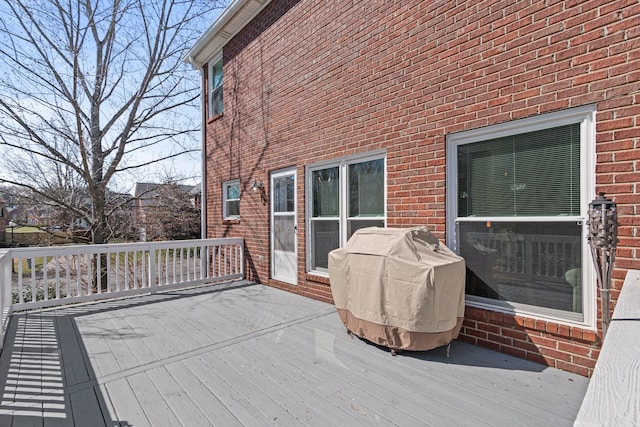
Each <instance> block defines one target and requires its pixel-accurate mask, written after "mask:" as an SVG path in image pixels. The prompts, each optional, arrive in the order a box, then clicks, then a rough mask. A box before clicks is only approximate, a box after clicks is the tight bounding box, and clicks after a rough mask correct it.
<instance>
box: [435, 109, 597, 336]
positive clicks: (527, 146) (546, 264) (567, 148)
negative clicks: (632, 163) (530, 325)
mask: <svg viewBox="0 0 640 427" xmlns="http://www.w3.org/2000/svg"><path fill="white" fill-rule="evenodd" d="M594 114H595V111H594V109H593V108H592V107H591V106H588V107H581V108H577V109H571V110H567V111H563V112H558V113H553V114H549V115H542V116H537V117H534V118H530V119H524V120H519V121H515V122H512V123H507V124H503V125H497V126H491V127H487V128H483V129H479V130H475V131H467V132H462V133H459V134H452V135H449V136H448V137H447V212H448V215H447V229H448V233H447V236H448V238H449V239H448V244H449V246H450V247H452V248H453V249H455V250H456V252H458V254H460V255H461V256H462V257H464V258H465V261H466V265H467V281H466V293H467V300H468V303H470V304H472V305H473V304H474V303H475V304H479V305H488V306H490V307H492V308H500V307H501V308H503V309H508V310H509V311H521V312H527V313H530V314H535V315H542V316H548V317H552V318H559V319H564V320H570V321H571V320H573V321H577V322H581V323H589V322H593V320H592V319H590V317H592V314H593V313H592V310H593V309H592V303H593V301H592V297H591V296H590V295H591V294H592V293H594V291H593V289H592V288H591V286H589V287H588V288H587V290H586V291H585V290H583V285H584V286H586V284H587V283H592V280H587V279H591V278H590V277H588V276H590V273H589V266H590V264H589V263H590V260H589V259H588V258H587V257H588V253H587V248H586V240H585V239H584V236H585V235H586V230H585V228H584V227H585V225H584V224H585V221H584V219H585V217H586V210H587V208H588V204H589V200H590V196H592V195H593V190H594V184H593V172H594V169H593V167H592V165H593V162H594V159H593V157H594V152H595V149H594V142H593V141H594V135H595V129H594V120H593V116H594Z"/></svg>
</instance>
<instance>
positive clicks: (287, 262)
mask: <svg viewBox="0 0 640 427" xmlns="http://www.w3.org/2000/svg"><path fill="white" fill-rule="evenodd" d="M289 175H293V211H288V212H274V209H275V198H274V197H275V194H276V192H275V185H274V181H275V179H277V178H281V177H284V176H289ZM269 179H270V181H269V184H270V185H269V188H270V194H271V197H270V201H269V205H270V206H269V219H270V223H271V226H270V228H271V230H270V240H271V243H270V255H271V277H272V278H273V279H275V280H279V281H282V282H286V283H289V284H292V285H297V284H298V200H297V198H298V195H297V185H298V182H297V181H298V177H297V172H296V168H295V167H292V168H287V169H281V170H278V171H275V172H271V176H270V178H269ZM277 216H293V221H294V222H293V223H294V226H293V229H292V230H290V232H291V233H293V239H294V248H293V253H288V252H287V253H285V252H282V251H281V252H279V253H277V252H276V249H275V242H276V239H275V237H276V236H275V233H276V227H275V218H276V217H277ZM279 261H283V265H282V267H284V269H283V270H284V271H278V268H277V267H278V266H277V265H276V264H277V263H278V262H279Z"/></svg>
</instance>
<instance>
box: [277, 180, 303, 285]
mask: <svg viewBox="0 0 640 427" xmlns="http://www.w3.org/2000/svg"><path fill="white" fill-rule="evenodd" d="M296 213H297V212H296V171H295V169H288V170H285V171H280V172H274V173H273V174H271V277H272V278H274V279H276V280H280V281H282V282H287V283H290V284H292V285H295V284H297V283H298V239H297V232H298V227H297V224H296V217H297V215H296Z"/></svg>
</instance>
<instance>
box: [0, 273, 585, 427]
mask: <svg viewBox="0 0 640 427" xmlns="http://www.w3.org/2000/svg"><path fill="white" fill-rule="evenodd" d="M0 380H1V381H2V386H3V399H2V403H1V405H0V424H2V425H4V424H7V423H9V422H13V425H22V424H27V425H31V424H33V423H35V424H36V425H47V426H48V425H52V426H58V425H60V426H64V425H74V422H75V425H107V426H113V425H118V424H120V425H135V426H138V425H140V426H157V425H198V426H206V425H218V426H254V425H286V426H289V425H301V426H331V425H334V426H344V425H349V426H360V425H361V426H370V425H382V426H394V425H398V426H414V425H415V426H428V425H433V426H439V425H443V424H453V425H474V426H476V425H477V426H482V425H486V426H488V425H491V426H503V425H504V426H507V425H509V426H510V425H554V426H563V425H567V426H568V425H571V424H572V423H573V420H574V419H575V416H576V414H577V411H578V408H579V406H580V402H581V401H582V398H583V396H584V393H585V390H586V387H587V383H588V380H587V379H586V378H583V377H580V376H577V375H572V374H569V373H566V372H561V371H558V370H555V369H551V368H548V367H545V366H542V365H538V364H535V363H532V362H529V361H526V360H521V359H517V358H514V357H511V356H508V355H504V354H499V353H496V352H493V351H490V350H486V349H482V348H478V347H474V346H471V345H469V344H465V343H462V342H457V341H456V342H454V343H453V345H452V350H451V357H449V358H447V357H446V352H445V349H444V348H439V349H435V350H432V351H429V352H407V353H403V354H400V355H399V356H397V357H393V356H391V354H390V353H389V352H388V351H386V350H385V349H381V348H379V347H376V346H373V345H371V344H369V343H367V342H365V341H363V340H360V339H357V338H355V339H352V338H350V337H349V336H348V335H347V334H346V331H345V328H344V326H343V325H342V323H341V322H340V320H339V317H338V316H337V314H336V312H335V309H334V308H333V307H332V306H330V305H328V304H324V303H321V302H318V301H314V300H310V299H308V298H304V297H302V296H299V295H295V294H292V293H288V292H284V291H280V290H277V289H274V288H269V287H266V286H262V285H256V284H250V283H246V282H236V283H230V284H223V285H216V286H208V287H203V288H197V289H192V290H181V291H173V292H170V293H165V294H155V295H150V296H143V297H136V298H130V299H127V300H117V301H107V302H101V303H93V304H85V305H81V306H74V307H66V308H58V309H49V310H40V311H34V312H29V313H26V314H17V315H15V316H14V317H13V319H12V321H11V323H10V325H9V334H8V336H7V342H6V344H5V349H4V350H3V352H2V357H1V358H0Z"/></svg>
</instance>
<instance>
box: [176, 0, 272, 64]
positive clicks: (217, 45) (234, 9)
mask: <svg viewBox="0 0 640 427" xmlns="http://www.w3.org/2000/svg"><path fill="white" fill-rule="evenodd" d="M270 1H271V0H232V2H231V3H230V4H229V5H228V6H227V7H226V8H225V9H224V10H223V11H222V13H221V14H220V16H218V18H217V19H216V20H215V21H214V22H213V24H212V25H211V26H210V27H209V28H208V29H207V31H205V32H204V33H203V34H202V35H201V36H200V38H199V39H198V40H197V41H196V42H195V44H194V45H193V46H192V47H191V49H189V51H188V52H187V54H186V55H185V57H184V58H183V61H184V62H186V63H188V64H191V66H192V67H194V68H200V67H202V66H203V65H204V64H205V63H206V62H207V61H208V60H209V58H211V57H212V56H213V55H215V54H216V53H217V52H220V51H221V50H222V48H223V47H224V45H225V44H227V42H228V41H229V40H231V39H232V38H233V36H235V35H236V34H237V33H238V32H239V31H240V30H242V29H243V28H244V27H245V26H246V25H247V24H248V23H249V22H251V20H252V19H253V18H254V17H255V16H256V15H257V14H258V13H260V11H261V10H262V9H263V8H264V7H265V6H266V5H267V4H269V2H270Z"/></svg>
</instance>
